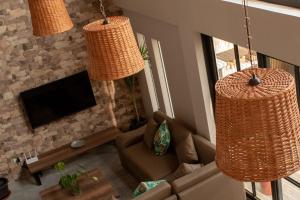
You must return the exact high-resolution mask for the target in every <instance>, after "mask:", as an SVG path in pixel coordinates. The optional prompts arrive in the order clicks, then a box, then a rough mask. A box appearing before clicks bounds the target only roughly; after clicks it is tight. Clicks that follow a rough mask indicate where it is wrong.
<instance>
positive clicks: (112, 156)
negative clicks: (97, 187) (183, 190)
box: [9, 145, 138, 200]
mask: <svg viewBox="0 0 300 200" xmlns="http://www.w3.org/2000/svg"><path fill="white" fill-rule="evenodd" d="M78 164H80V165H82V166H84V167H85V169H86V170H90V169H94V168H96V167H99V168H100V169H101V171H102V173H103V174H104V176H105V177H106V178H107V179H108V180H109V181H110V182H111V184H112V186H113V188H115V190H116V191H118V193H119V194H121V198H120V199H121V200H126V199H131V195H132V191H133V189H134V188H135V187H136V185H137V184H138V183H137V182H136V180H135V179H134V178H133V177H132V176H130V175H129V174H128V173H127V172H126V171H125V170H124V169H123V168H122V166H121V164H120V161H119V157H118V153H117V151H116V149H115V147H114V146H113V145H103V146H101V147H99V148H98V149H96V150H94V151H91V152H88V153H86V154H84V155H82V156H80V157H78V158H77V159H75V160H72V161H70V162H67V163H66V166H67V169H66V170H67V171H68V172H72V171H75V170H76V169H78ZM43 173H44V175H43V177H42V182H43V185H42V186H37V185H35V184H34V182H33V180H32V178H31V177H27V178H26V179H24V180H20V181H16V182H10V185H9V187H10V189H11V191H12V195H11V198H10V200H38V199H40V198H39V192H40V191H41V190H43V189H45V188H47V187H49V186H52V185H55V184H56V183H57V182H58V179H59V178H58V177H59V174H58V173H57V172H56V171H55V170H53V169H49V170H46V171H44V172H43Z"/></svg>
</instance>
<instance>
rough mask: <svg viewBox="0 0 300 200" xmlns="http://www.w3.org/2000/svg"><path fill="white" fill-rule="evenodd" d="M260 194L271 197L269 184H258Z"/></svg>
mask: <svg viewBox="0 0 300 200" xmlns="http://www.w3.org/2000/svg"><path fill="white" fill-rule="evenodd" d="M260 186H261V192H262V193H263V194H264V195H267V196H271V195H272V187H271V183H270V182H262V183H260Z"/></svg>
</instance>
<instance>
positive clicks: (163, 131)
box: [153, 120, 171, 156]
mask: <svg viewBox="0 0 300 200" xmlns="http://www.w3.org/2000/svg"><path fill="white" fill-rule="evenodd" d="M170 143H171V134H170V130H169V128H168V124H167V121H166V120H165V121H163V122H162V123H161V125H160V126H159V128H158V130H157V131H156V133H155V136H154V141H153V144H154V152H155V155H157V156H162V155H164V154H165V153H167V151H168V148H169V146H170Z"/></svg>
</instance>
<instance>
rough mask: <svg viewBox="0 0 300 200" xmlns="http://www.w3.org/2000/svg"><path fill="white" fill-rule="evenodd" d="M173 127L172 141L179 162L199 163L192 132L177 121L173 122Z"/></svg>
mask: <svg viewBox="0 0 300 200" xmlns="http://www.w3.org/2000/svg"><path fill="white" fill-rule="evenodd" d="M171 127H172V141H173V145H174V147H175V151H176V154H177V158H178V161H179V163H190V164H192V163H198V154H197V151H196V148H195V145H194V140H193V136H192V133H191V132H190V131H189V130H188V129H186V128H185V127H183V126H181V125H180V124H178V123H176V122H173V123H172V124H171Z"/></svg>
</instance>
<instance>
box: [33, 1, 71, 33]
mask: <svg viewBox="0 0 300 200" xmlns="http://www.w3.org/2000/svg"><path fill="white" fill-rule="evenodd" d="M28 3H29V9H30V13H31V20H32V27H33V35H36V36H46V35H53V34H56V33H61V32H64V31H67V30H70V29H71V28H72V27H73V23H72V21H71V19H70V16H69V14H68V12H67V9H66V7H65V4H64V0H28Z"/></svg>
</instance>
